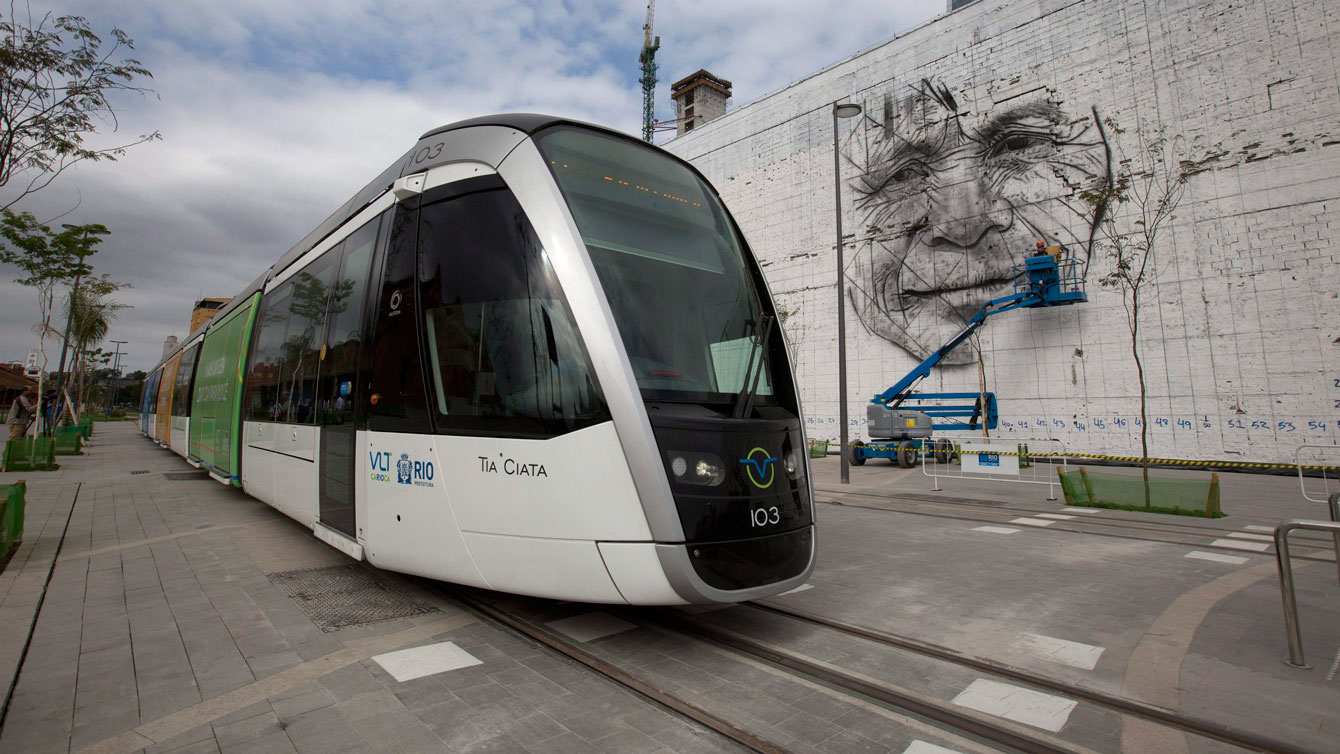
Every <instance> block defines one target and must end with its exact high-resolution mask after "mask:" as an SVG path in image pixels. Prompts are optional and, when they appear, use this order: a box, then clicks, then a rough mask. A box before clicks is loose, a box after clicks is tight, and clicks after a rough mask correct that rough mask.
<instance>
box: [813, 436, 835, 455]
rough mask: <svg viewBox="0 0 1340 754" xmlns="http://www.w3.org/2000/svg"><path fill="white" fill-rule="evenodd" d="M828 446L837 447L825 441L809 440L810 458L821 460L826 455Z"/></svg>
mask: <svg viewBox="0 0 1340 754" xmlns="http://www.w3.org/2000/svg"><path fill="white" fill-rule="evenodd" d="M830 445H837V443H832V442H829V441H827V440H810V458H823V457H824V456H826V455H828V448H829V446H830Z"/></svg>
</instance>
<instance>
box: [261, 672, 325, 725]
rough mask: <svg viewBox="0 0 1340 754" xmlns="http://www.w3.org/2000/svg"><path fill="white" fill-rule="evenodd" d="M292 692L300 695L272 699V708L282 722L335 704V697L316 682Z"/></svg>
mask: <svg viewBox="0 0 1340 754" xmlns="http://www.w3.org/2000/svg"><path fill="white" fill-rule="evenodd" d="M292 691H299V692H300V693H289V694H287V695H280V696H276V697H272V698H271V699H270V707H271V708H272V709H273V710H274V712H275V714H276V715H278V716H279V721H280V722H285V721H287V720H289V719H291V718H294V717H297V716H299V715H303V714H306V713H308V712H311V711H313V710H318V709H323V708H325V707H330V706H333V705H334V704H335V696H334V695H333V694H331V693H330V692H329V691H327V690H326V689H325V688H324V687H323V686H321V685H319V684H317V683H316V682H315V681H313V682H311V683H305V684H303V685H301V686H298V687H297V688H296V689H294V690H292Z"/></svg>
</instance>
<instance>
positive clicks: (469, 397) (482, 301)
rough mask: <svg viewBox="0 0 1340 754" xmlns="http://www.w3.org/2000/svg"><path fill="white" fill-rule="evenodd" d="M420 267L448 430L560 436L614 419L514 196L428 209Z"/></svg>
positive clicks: (436, 388)
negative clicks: (610, 418) (611, 417)
mask: <svg viewBox="0 0 1340 754" xmlns="http://www.w3.org/2000/svg"><path fill="white" fill-rule="evenodd" d="M419 263H420V284H421V286H422V287H421V291H422V295H423V299H422V300H423V307H424V309H423V316H424V320H423V321H424V337H425V340H426V341H427V346H428V359H429V372H430V379H431V382H432V389H433V392H434V394H435V402H434V406H435V409H436V410H435V411H434V414H435V416H436V425H437V427H438V429H439V430H442V431H445V432H463V433H481V434H482V433H488V434H506V435H513V436H526V437H552V436H554V435H559V434H563V433H565V432H571V431H573V430H576V429H580V428H582V427H586V426H590V425H592V424H597V423H599V422H602V421H606V420H607V419H608V418H609V411H608V408H607V407H606V405H605V401H604V397H603V396H602V394H601V392H600V388H599V386H598V385H597V383H596V379H595V375H594V374H593V372H592V370H591V365H590V361H589V359H588V358H587V355H586V352H585V350H584V349H583V347H582V343H581V340H580V338H579V336H578V334H577V328H576V325H575V324H574V323H573V321H572V315H571V313H570V312H569V310H568V306H567V302H566V300H565V299H564V296H563V292H562V289H561V288H560V286H559V283H558V280H557V278H556V277H555V275H554V271H553V268H552V267H551V266H550V264H549V259H548V257H547V256H546V255H545V253H544V249H543V248H541V246H540V243H539V239H538V238H537V237H536V236H535V232H534V231H533V230H532V229H531V227H530V223H529V221H528V220H527V219H526V217H525V213H524V212H522V210H521V206H520V205H519V204H517V202H516V199H515V198H514V197H513V196H512V193H511V192H510V191H507V190H506V189H500V190H492V191H484V192H479V193H475V194H468V195H466V196H461V197H457V198H454V199H449V200H447V201H443V202H439V203H437V204H432V205H429V206H427V207H424V208H423V209H422V210H421V213H420V223H419Z"/></svg>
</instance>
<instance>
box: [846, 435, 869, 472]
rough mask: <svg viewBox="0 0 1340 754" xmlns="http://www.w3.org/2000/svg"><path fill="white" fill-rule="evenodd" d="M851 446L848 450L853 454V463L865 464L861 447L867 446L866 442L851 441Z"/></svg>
mask: <svg viewBox="0 0 1340 754" xmlns="http://www.w3.org/2000/svg"><path fill="white" fill-rule="evenodd" d="M849 447H850V450H849V451H848V452H849V453H850V454H851V465H852V466H864V465H865V456H863V455H861V451H860V448H863V447H865V443H863V442H861V441H860V440H855V441H853V442H852V443H851V445H850V446H849Z"/></svg>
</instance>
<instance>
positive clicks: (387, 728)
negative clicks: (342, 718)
mask: <svg viewBox="0 0 1340 754" xmlns="http://www.w3.org/2000/svg"><path fill="white" fill-rule="evenodd" d="M355 727H356V729H357V731H358V736H359V746H358V749H359V750H360V751H368V752H389V753H393V754H399V753H400V752H409V751H415V752H419V751H422V752H436V751H452V749H449V748H447V747H445V746H444V745H443V743H442V740H441V739H439V738H438V737H437V736H436V735H434V734H433V731H431V730H429V729H428V728H427V727H426V726H424V725H423V724H422V723H420V722H419V720H418V718H416V717H415V716H414V715H413V714H412V713H410V712H409V711H408V710H402V711H401V712H399V713H386V714H380V715H374V716H371V717H367V718H364V719H363V720H362V721H361V722H360V723H359V724H358V725H357V726H355Z"/></svg>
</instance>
